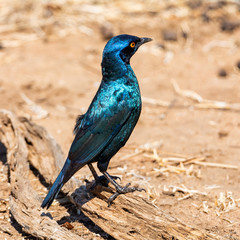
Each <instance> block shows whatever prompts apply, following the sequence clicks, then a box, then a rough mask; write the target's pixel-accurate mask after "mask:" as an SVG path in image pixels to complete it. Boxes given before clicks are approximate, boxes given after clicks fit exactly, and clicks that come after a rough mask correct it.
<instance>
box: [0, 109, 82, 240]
mask: <svg viewBox="0 0 240 240" xmlns="http://www.w3.org/2000/svg"><path fill="white" fill-rule="evenodd" d="M26 121H27V120H26ZM26 131H29V129H26V128H25V127H24V124H23V123H22V122H21V121H19V120H18V119H16V117H15V116H14V115H13V114H12V113H11V112H8V111H0V139H1V142H2V143H3V144H4V145H5V146H6V148H7V159H8V164H9V166H10V180H11V187H12V193H11V196H10V211H11V214H12V215H13V217H14V218H15V219H16V221H17V222H18V223H19V224H20V225H21V226H22V228H23V230H24V231H25V232H26V233H28V234H31V235H33V236H35V237H38V238H40V239H56V240H59V239H64V240H69V239H71V240H73V239H82V238H81V237H80V236H78V235H76V234H74V233H72V232H70V231H68V230H67V229H64V228H62V227H61V226H59V225H58V224H57V223H56V221H54V220H52V219H50V218H49V217H47V216H44V214H43V213H42V210H41V209H40V202H41V198H40V196H39V195H38V194H37V192H36V191H35V190H34V189H33V188H32V186H31V184H30V181H29V179H28V173H29V163H28V155H29V154H30V149H31V148H28V147H29V142H28V143H27V140H26V138H25V134H26V133H27V132H26ZM29 133H30V132H28V134H29ZM40 136H41V135H39V141H38V143H39V142H40V143H41V138H40ZM44 141H46V139H44ZM30 145H31V144H30ZM48 148H49V147H48V146H47V149H48ZM44 151H46V149H44Z"/></svg>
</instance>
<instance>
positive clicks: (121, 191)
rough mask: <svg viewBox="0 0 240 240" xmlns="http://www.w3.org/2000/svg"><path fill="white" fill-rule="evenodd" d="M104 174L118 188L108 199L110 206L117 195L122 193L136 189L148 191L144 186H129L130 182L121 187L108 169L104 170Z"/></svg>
mask: <svg viewBox="0 0 240 240" xmlns="http://www.w3.org/2000/svg"><path fill="white" fill-rule="evenodd" d="M103 175H104V176H105V177H106V179H107V180H108V181H109V182H110V183H112V184H113V186H114V187H115V188H116V192H115V193H114V194H113V195H112V196H111V197H110V198H109V199H108V206H110V205H111V203H112V202H113V200H114V199H116V198H117V196H118V195H120V194H125V193H129V192H134V191H146V190H145V189H144V188H136V187H129V186H130V183H128V184H127V185H126V186H125V187H121V186H119V185H118V184H117V182H116V181H115V180H114V179H113V178H112V177H111V176H110V175H109V174H108V173H107V172H106V171H105V172H103Z"/></svg>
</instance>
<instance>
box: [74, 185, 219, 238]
mask: <svg viewBox="0 0 240 240" xmlns="http://www.w3.org/2000/svg"><path fill="white" fill-rule="evenodd" d="M111 194H112V193H109V192H106V191H104V192H101V193H100V194H97V196H98V197H93V195H90V196H89V195H86V194H84V191H83V190H82V189H81V190H76V191H75V192H74V193H73V194H72V195H71V200H72V201H73V202H74V203H75V204H76V206H77V207H78V208H79V209H81V210H82V211H83V212H84V214H85V215H86V216H88V217H89V218H90V219H91V220H92V221H93V222H94V223H95V224H97V225H98V226H99V227H101V228H102V229H103V230H104V231H105V232H107V233H109V234H111V236H113V237H114V238H116V239H127V240H135V239H140V240H145V239H166V240H168V239H169V240H172V239H178V240H186V239H187V240H195V239H199V240H200V239H202V240H203V239H204V240H207V239H209V240H210V239H211V240H213V239H221V238H220V237H218V236H216V235H213V234H208V233H204V232H201V231H199V230H197V229H194V228H191V227H189V226H186V225H185V224H183V223H181V222H180V221H179V220H178V219H176V218H174V217H172V216H169V215H167V214H166V213H164V212H163V211H161V210H160V209H159V208H158V207H156V206H155V205H153V204H152V203H151V202H149V201H148V200H146V199H144V198H141V197H138V196H137V193H136V194H132V193H130V194H126V195H120V196H118V197H117V199H115V200H114V202H113V204H112V205H111V206H110V207H108V204H107V199H108V198H109V197H110V196H111ZM88 196H89V201H87V200H86V199H87V198H88Z"/></svg>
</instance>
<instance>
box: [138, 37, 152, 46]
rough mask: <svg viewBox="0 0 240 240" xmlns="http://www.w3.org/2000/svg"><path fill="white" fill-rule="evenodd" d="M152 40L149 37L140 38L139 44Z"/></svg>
mask: <svg viewBox="0 0 240 240" xmlns="http://www.w3.org/2000/svg"><path fill="white" fill-rule="evenodd" d="M150 41H152V39H151V38H141V41H140V45H142V44H144V43H147V42H150Z"/></svg>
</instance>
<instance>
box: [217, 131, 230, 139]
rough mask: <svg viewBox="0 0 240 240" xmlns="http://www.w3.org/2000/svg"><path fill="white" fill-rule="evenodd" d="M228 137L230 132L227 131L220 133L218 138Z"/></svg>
mask: <svg viewBox="0 0 240 240" xmlns="http://www.w3.org/2000/svg"><path fill="white" fill-rule="evenodd" d="M227 136H228V132H227V131H220V132H218V137H219V138H223V137H227Z"/></svg>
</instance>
